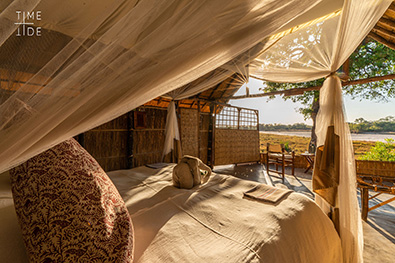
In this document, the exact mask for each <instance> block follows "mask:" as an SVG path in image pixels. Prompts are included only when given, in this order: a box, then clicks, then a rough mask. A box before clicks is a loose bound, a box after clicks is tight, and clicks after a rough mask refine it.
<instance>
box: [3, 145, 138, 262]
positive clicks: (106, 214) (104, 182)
mask: <svg viewBox="0 0 395 263" xmlns="http://www.w3.org/2000/svg"><path fill="white" fill-rule="evenodd" d="M10 175H11V185H12V193H13V197H14V203H15V210H16V213H17V216H18V219H19V224H20V226H21V228H22V235H23V239H24V243H25V246H26V250H27V254H28V257H29V260H30V261H31V262H131V261H133V226H132V221H131V219H130V216H129V213H128V211H127V209H126V206H125V204H124V202H123V200H122V198H121V196H120V195H119V193H118V191H117V189H116V188H115V186H114V185H113V183H112V182H111V180H110V179H109V178H108V176H107V174H106V173H105V172H104V171H103V169H101V167H100V166H99V164H98V163H97V162H96V161H95V159H93V157H92V156H90V155H89V153H88V152H86V151H85V149H83V148H82V147H81V145H79V144H78V143H77V142H76V141H75V140H74V139H70V140H68V141H65V142H63V143H61V144H59V145H56V146H55V147H53V148H52V149H49V150H47V151H46V152H44V153H41V154H40V155H38V156H35V157H33V158H32V159H30V160H28V161H27V162H26V163H24V164H22V165H20V166H18V167H16V168H14V169H12V170H11V171H10Z"/></svg>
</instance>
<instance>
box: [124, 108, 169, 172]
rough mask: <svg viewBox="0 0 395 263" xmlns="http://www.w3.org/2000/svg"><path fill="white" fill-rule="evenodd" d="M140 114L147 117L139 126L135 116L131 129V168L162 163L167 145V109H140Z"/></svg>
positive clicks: (134, 115)
mask: <svg viewBox="0 0 395 263" xmlns="http://www.w3.org/2000/svg"><path fill="white" fill-rule="evenodd" d="M137 111H138V112H139V114H143V115H145V120H144V124H143V125H142V126H138V125H137V124H138V123H137V120H136V117H137V115H136V114H133V116H132V117H133V118H134V119H133V121H132V123H133V127H132V129H131V137H132V146H131V147H132V149H133V150H132V153H131V158H130V163H131V167H137V166H142V165H145V164H150V163H158V162H162V153H163V146H164V143H165V127H166V116H167V110H166V108H149V107H140V108H138V109H137Z"/></svg>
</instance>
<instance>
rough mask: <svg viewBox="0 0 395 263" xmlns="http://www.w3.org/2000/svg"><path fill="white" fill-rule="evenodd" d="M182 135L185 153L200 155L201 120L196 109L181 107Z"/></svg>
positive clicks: (182, 145)
mask: <svg viewBox="0 0 395 263" xmlns="http://www.w3.org/2000/svg"><path fill="white" fill-rule="evenodd" d="M180 116H181V120H180V136H181V149H182V154H183V155H192V156H195V157H198V156H199V132H198V129H199V121H198V111H197V110H195V109H181V111H180Z"/></svg>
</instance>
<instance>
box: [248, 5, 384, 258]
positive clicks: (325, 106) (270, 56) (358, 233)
mask: <svg viewBox="0 0 395 263" xmlns="http://www.w3.org/2000/svg"><path fill="white" fill-rule="evenodd" d="M391 2H392V1H387V0H345V1H344V5H343V8H342V10H341V12H338V13H336V12H335V13H334V14H333V15H332V17H331V18H329V19H326V20H324V21H319V22H318V23H316V24H311V25H309V26H307V27H305V28H303V29H300V30H298V31H296V32H294V33H292V34H289V35H287V36H285V37H283V38H281V39H280V40H279V41H278V42H277V43H276V45H275V46H273V47H272V48H270V49H269V50H268V51H267V52H265V53H263V54H262V55H261V56H259V57H258V58H257V59H255V60H254V61H253V62H252V63H251V65H250V74H251V76H256V77H259V78H262V79H266V80H269V81H274V82H303V81H310V80H314V79H318V78H322V77H326V80H325V82H324V84H323V87H322V88H321V91H320V110H319V112H318V115H317V124H316V126H317V130H316V133H317V137H318V140H317V144H318V145H324V144H326V145H325V146H324V147H323V151H324V152H325V151H327V152H328V150H329V149H330V148H332V149H335V148H337V147H338V148H339V154H340V156H338V157H336V158H335V154H334V156H333V158H332V161H333V163H331V164H330V165H329V166H328V167H326V168H324V167H315V169H314V171H315V172H314V175H313V177H315V178H314V179H313V181H315V182H319V181H321V182H322V181H323V180H325V179H323V178H322V177H321V178H317V176H322V175H324V174H325V173H322V172H319V170H320V168H323V169H324V170H325V169H327V170H331V168H330V166H333V168H335V167H338V170H339V178H338V181H339V184H338V186H337V185H336V182H335V183H334V182H329V180H327V183H328V184H327V185H329V184H333V186H334V187H335V188H337V190H335V188H332V190H331V191H334V192H332V193H330V194H329V195H328V192H326V191H325V192H326V194H324V193H323V192H322V191H316V193H317V194H318V195H317V196H316V201H317V203H318V204H319V205H320V206H321V208H322V209H323V210H324V211H325V212H329V208H330V205H329V204H328V203H327V202H326V201H325V200H324V199H326V200H329V201H333V202H332V204H333V205H335V207H334V208H335V209H338V211H339V219H338V220H339V230H340V237H341V239H342V247H343V256H344V262H362V261H363V258H362V250H363V233H362V223H361V217H360V212H359V205H358V200H357V194H356V175H355V164H354V155H353V146H352V141H351V136H350V131H349V128H348V126H347V124H346V120H345V113H344V109H343V104H342V101H343V100H342V92H341V87H342V85H341V81H340V79H339V77H338V76H337V75H336V74H333V73H334V72H335V71H336V70H337V69H338V68H339V67H340V66H341V65H342V64H343V63H344V62H345V60H346V59H347V58H348V57H349V56H350V55H351V53H352V52H353V51H354V50H355V49H356V48H357V46H358V45H359V44H360V43H361V42H362V40H363V39H364V38H365V37H366V35H367V34H368V33H369V32H370V30H371V29H372V28H373V26H374V25H375V23H376V22H377V21H378V19H379V18H380V17H381V16H382V15H383V14H384V12H385V11H386V9H387V8H388V6H389V5H390V3H391ZM330 126H333V128H332V129H333V130H334V134H333V136H329V137H333V138H337V137H338V139H333V140H331V141H328V142H327V143H325V138H327V131H328V127H330ZM337 145H338V146H337ZM329 151H330V150H329ZM321 161H322V159H321ZM319 165H320V166H321V165H323V166H325V162H318V163H317V162H316V163H315V166H319ZM331 172H333V173H332V174H333V177H336V176H335V169H333V170H332V171H331ZM327 179H328V178H327ZM332 179H333V180H334V181H336V180H337V179H336V178H332ZM332 179H330V180H332ZM327 189H329V188H327ZM336 192H337V193H336ZM320 194H323V197H321V196H320ZM330 195H332V196H331V197H328V196H330ZM334 195H335V196H334Z"/></svg>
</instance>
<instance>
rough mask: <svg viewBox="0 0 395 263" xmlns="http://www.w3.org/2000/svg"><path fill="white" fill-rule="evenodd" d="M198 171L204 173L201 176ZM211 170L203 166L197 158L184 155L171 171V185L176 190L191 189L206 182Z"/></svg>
mask: <svg viewBox="0 0 395 263" xmlns="http://www.w3.org/2000/svg"><path fill="white" fill-rule="evenodd" d="M200 169H202V170H204V171H206V173H205V174H203V175H202V173H201V171H200ZM210 175H211V168H210V167H208V166H207V165H205V164H204V163H203V162H202V161H201V160H200V159H199V158H196V157H193V156H189V155H184V157H183V158H182V159H181V161H180V163H179V164H177V165H176V166H175V167H174V169H173V185H174V186H175V187H178V188H185V189H191V188H192V187H194V186H196V185H200V184H202V183H205V182H207V181H208V179H209V178H210Z"/></svg>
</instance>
